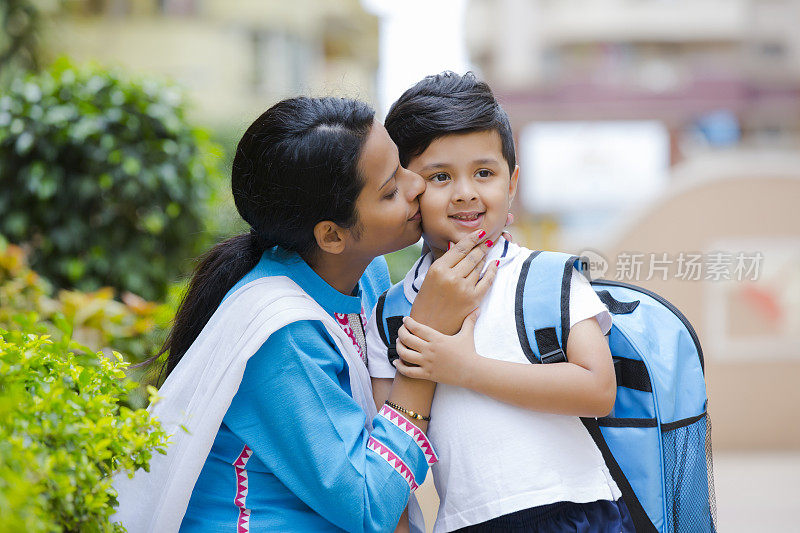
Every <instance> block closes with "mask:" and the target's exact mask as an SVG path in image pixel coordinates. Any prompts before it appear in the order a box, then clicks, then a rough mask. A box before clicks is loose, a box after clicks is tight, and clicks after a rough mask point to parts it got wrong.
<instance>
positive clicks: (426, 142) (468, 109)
mask: <svg viewBox="0 0 800 533" xmlns="http://www.w3.org/2000/svg"><path fill="white" fill-rule="evenodd" d="M384 125H385V126H386V130H387V131H388V132H389V135H390V136H391V138H392V140H393V141H394V142H395V144H397V148H398V150H399V151H400V164H401V165H403V166H407V165H408V162H409V161H410V160H411V158H413V157H417V156H418V155H420V154H422V152H424V151H425V150H426V149H427V148H428V146H430V144H431V143H432V142H433V141H435V140H436V139H438V138H439V137H442V136H443V135H449V134H452V133H470V132H473V131H489V130H494V131H496V132H497V133H498V134H499V135H500V142H501V146H502V150H503V157H504V158H505V160H506V163H508V169H509V173H510V174H513V173H514V167H515V166H516V164H517V158H516V153H515V151H514V136H513V133H512V131H511V123H510V122H509V120H508V115H507V114H506V112H505V111H503V108H502V107H500V104H499V103H498V102H497V100H496V99H495V97H494V94H492V90H491V89H490V88H489V86H488V85H487V84H486V83H485V82H482V81H480V80H478V79H477V78H476V77H475V74H473V73H472V72H467V73H466V74H464V75H463V76H460V75H458V74H456V73H455V72H450V71H446V72H442V73H441V74H436V75H435V76H426V77H425V78H424V79H422V80H421V81H419V82H418V83H417V84H416V85H414V86H413V87H411V88H410V89H408V90H407V91H406V92H404V93H403V95H402V96H401V97H400V98H398V99H397V101H396V102H395V103H394V104H392V107H391V109H389V114H387V115H386V121H385V123H384Z"/></svg>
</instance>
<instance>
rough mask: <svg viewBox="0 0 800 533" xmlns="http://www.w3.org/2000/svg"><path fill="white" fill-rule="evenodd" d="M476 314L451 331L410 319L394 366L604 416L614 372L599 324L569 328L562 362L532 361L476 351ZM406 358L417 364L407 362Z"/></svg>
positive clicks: (529, 403)
mask: <svg viewBox="0 0 800 533" xmlns="http://www.w3.org/2000/svg"><path fill="white" fill-rule="evenodd" d="M474 325H475V320H474V319H472V320H470V319H467V320H466V321H464V327H463V328H462V330H461V331H460V332H459V333H458V334H457V335H454V336H448V335H443V334H441V333H439V332H437V331H435V330H433V329H431V328H428V327H426V326H425V325H423V324H419V323H418V322H416V321H414V320H413V319H410V318H406V319H405V320H404V325H403V327H401V328H400V331H399V337H398V340H399V341H401V342H398V345H397V351H398V354H399V355H400V357H401V358H402V361H397V362H396V364H395V366H396V368H397V369H398V371H399V372H400V373H402V374H403V375H406V376H409V377H412V378H418V379H428V380H432V381H437V382H440V383H447V384H450V385H455V386H458V387H464V388H468V389H471V390H474V391H476V392H480V393H482V394H485V395H487V396H490V397H492V398H494V399H496V400H500V401H502V402H505V403H509V404H512V405H516V406H518V407H523V408H525V409H530V410H533V411H543V412H548V413H558V414H565V415H574V416H591V417H595V416H605V415H607V414H608V413H609V412H610V411H611V408H612V407H613V405H614V399H615V397H616V377H615V374H614V366H613V363H612V359H611V352H610V350H609V348H608V342H607V341H606V339H605V337H604V336H603V333H602V331H601V329H600V325H599V324H598V323H597V320H595V319H594V318H589V319H586V320H582V321H580V322H578V323H577V324H575V325H574V326H573V327H572V328H571V329H570V334H569V339H568V341H567V360H568V361H569V362H567V363H551V364H541V365H534V364H528V363H513V362H508V361H498V360H496V359H488V358H485V357H481V356H480V355H479V354H478V353H477V352H476V351H475V343H474V341H473V329H474ZM406 363H411V364H414V365H417V366H409V365H408V364H406Z"/></svg>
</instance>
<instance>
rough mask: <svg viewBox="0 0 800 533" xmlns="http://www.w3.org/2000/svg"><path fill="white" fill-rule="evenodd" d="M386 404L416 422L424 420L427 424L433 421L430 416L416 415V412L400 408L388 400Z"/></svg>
mask: <svg viewBox="0 0 800 533" xmlns="http://www.w3.org/2000/svg"><path fill="white" fill-rule="evenodd" d="M384 403H386V405H388V406H389V407H391V408H392V409H394V410H396V411H400V412H401V413H403V414H405V415H408V416H410V417H411V418H413V419H414V420H424V421H425V422H430V421H431V417H430V416H425V415H421V414H419V413H415V412H414V411H412V410H410V409H406V408H405V407H400V406H399V405H397V404H396V403H392V402H390V401H389V400H386V402H384Z"/></svg>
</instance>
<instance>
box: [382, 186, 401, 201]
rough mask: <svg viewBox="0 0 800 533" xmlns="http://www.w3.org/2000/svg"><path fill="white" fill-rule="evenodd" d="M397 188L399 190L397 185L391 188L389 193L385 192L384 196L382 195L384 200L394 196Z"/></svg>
mask: <svg viewBox="0 0 800 533" xmlns="http://www.w3.org/2000/svg"><path fill="white" fill-rule="evenodd" d="M399 190H400V189H398V188H397V187H395V188H394V189H392V192H390V193H389V194H387V195H386V196H384V197H383V198H384V200H391V199H392V198H394V197H395V196H397V193H398V191H399Z"/></svg>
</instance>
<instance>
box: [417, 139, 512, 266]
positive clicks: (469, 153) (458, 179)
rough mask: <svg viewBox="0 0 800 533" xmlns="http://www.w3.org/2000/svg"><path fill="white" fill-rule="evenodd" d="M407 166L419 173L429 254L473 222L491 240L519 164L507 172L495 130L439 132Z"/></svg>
mask: <svg viewBox="0 0 800 533" xmlns="http://www.w3.org/2000/svg"><path fill="white" fill-rule="evenodd" d="M408 169H409V170H412V171H413V172H416V173H417V174H419V175H421V176H422V177H423V179H424V180H425V183H426V189H425V192H424V193H423V195H422V197H421V198H420V209H421V211H422V231H423V236H424V237H425V240H426V241H427V242H428V245H429V246H430V247H431V249H432V250H433V252H434V255H435V256H437V257H438V256H439V255H441V254H442V253H443V252H444V251H445V250H447V244H448V242H458V241H459V240H461V238H462V237H464V236H466V235H467V234H469V233H471V232H473V231H474V230H476V229H478V228H483V229H484V230H486V232H487V233H488V234H489V239H490V240H493V241H494V240H497V237H498V236H499V234H500V232H501V231H502V230H503V227H504V226H505V223H506V216H507V215H508V209H509V207H510V205H511V200H512V199H513V198H514V194H516V191H517V179H518V175H519V167H516V168H515V169H514V172H513V175H511V176H509V168H508V163H507V162H506V160H505V158H504V157H503V152H502V144H501V141H500V135H499V134H498V133H497V132H496V131H495V130H487V131H477V132H470V133H454V134H449V135H445V136H443V137H439V138H438V139H436V140H434V141H433V142H432V143H431V144H430V146H428V148H427V149H426V150H425V151H424V152H423V153H422V154H420V155H419V156H417V157H415V158H412V159H411V161H409V164H408Z"/></svg>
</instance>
